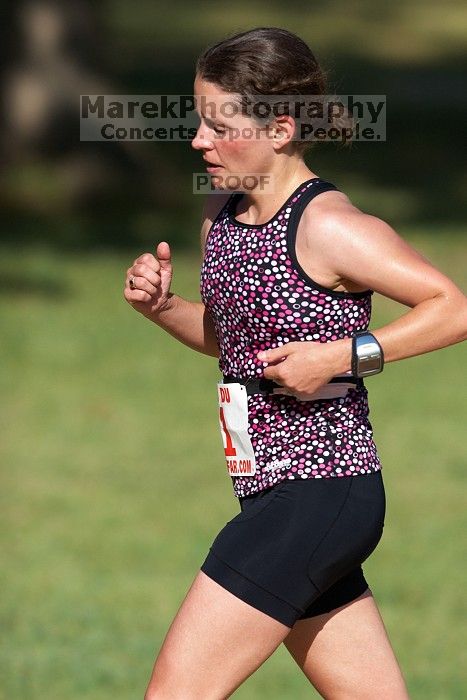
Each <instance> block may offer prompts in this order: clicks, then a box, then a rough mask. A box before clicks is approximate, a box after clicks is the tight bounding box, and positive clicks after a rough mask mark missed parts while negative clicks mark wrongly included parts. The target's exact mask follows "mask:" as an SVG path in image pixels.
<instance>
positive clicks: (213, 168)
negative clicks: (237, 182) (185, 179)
mask: <svg viewBox="0 0 467 700" xmlns="http://www.w3.org/2000/svg"><path fill="white" fill-rule="evenodd" d="M205 163H206V170H207V171H208V173H215V172H216V171H218V170H222V167H223V166H222V165H218V164H217V163H211V162H210V161H209V160H205Z"/></svg>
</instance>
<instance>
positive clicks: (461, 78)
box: [0, 0, 467, 700]
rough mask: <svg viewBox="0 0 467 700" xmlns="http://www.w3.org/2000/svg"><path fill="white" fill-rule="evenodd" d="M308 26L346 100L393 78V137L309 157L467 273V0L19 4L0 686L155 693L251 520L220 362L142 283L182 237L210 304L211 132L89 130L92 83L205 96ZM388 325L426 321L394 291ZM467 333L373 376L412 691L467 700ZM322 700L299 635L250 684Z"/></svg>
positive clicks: (7, 209) (8, 61) (7, 125)
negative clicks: (200, 83) (219, 61)
mask: <svg viewBox="0 0 467 700" xmlns="http://www.w3.org/2000/svg"><path fill="white" fill-rule="evenodd" d="M254 26H282V27H285V28H288V29H290V30H292V31H295V32H297V33H299V35H300V36H302V37H303V38H304V39H305V40H307V41H308V42H309V44H310V46H311V47H312V48H313V49H314V51H315V52H316V54H317V56H318V58H319V59H320V60H321V61H322V63H323V64H324V65H325V67H327V68H328V69H329V70H330V71H331V84H332V85H333V86H334V88H335V90H336V91H339V92H341V93H346V92H348V93H354V94H371V93H375V94H386V95H387V97H388V123H387V141H386V142H385V143H379V144H376V145H375V144H371V143H360V144H358V143H357V144H354V145H353V146H352V148H351V149H345V150H344V149H339V148H336V147H335V146H333V145H332V144H322V145H320V146H319V147H317V148H316V149H313V150H312V152H311V153H310V154H309V156H308V157H307V158H308V160H309V163H310V166H311V167H312V168H313V169H314V170H316V171H317V172H318V173H319V174H320V175H321V176H322V177H325V178H327V179H329V180H331V181H333V182H335V183H336V184H337V185H338V186H339V187H340V188H341V189H343V190H344V191H345V192H346V193H347V194H348V195H349V197H350V198H351V199H352V201H353V202H354V203H355V204H356V205H357V206H359V207H360V208H361V209H363V210H364V211H368V212H370V213H372V214H375V215H378V216H381V217H382V218H384V219H385V220H386V221H388V222H389V223H390V224H391V225H392V226H394V227H395V228H396V230H397V231H398V232H399V234H400V235H401V236H403V237H404V238H405V239H406V240H407V241H409V242H410V243H411V244H412V245H413V246H414V247H415V248H416V249H417V250H419V251H420V252H422V253H423V254H424V255H425V256H426V257H428V258H429V259H430V260H431V262H432V263H433V264H434V265H435V266H437V267H438V268H439V269H441V270H442V271H443V272H445V273H446V274H447V275H448V276H450V277H451V278H452V279H453V280H454V281H455V282H456V283H457V284H458V285H459V286H461V287H462V288H465V270H466V267H467V250H466V245H465V236H464V227H465V224H464V220H465V217H464V207H463V204H464V201H465V195H464V193H465V190H466V186H467V174H466V170H465V163H464V159H463V158H462V153H461V148H460V144H461V139H462V138H463V137H464V132H465V122H466V99H467V98H466V92H465V76H466V70H465V47H466V43H467V8H466V6H465V4H463V3H460V2H452V1H451V2H445V3H444V4H442V5H440V4H439V3H434V2H432V1H431V0H429V1H428V2H421V1H416V0H411V1H410V2H400V1H399V2H393V3H384V2H382V1H381V0H378V1H373V2H366V1H364V0H362V1H361V2H357V3H355V4H353V5H351V6H350V5H349V4H348V3H344V2H343V1H340V0H335V1H328V2H326V3H314V2H304V1H303V2H298V1H295V2H289V3H287V5H286V6H284V4H283V3H279V2H275V1H271V2H268V3H267V4H266V3H259V2H248V3H246V2H241V1H240V2H237V3H235V5H234V6H232V7H229V6H226V5H219V4H218V3H214V2H199V3H193V4H188V3H187V2H180V1H172V2H171V3H170V4H169V5H166V6H164V7H163V8H162V7H161V6H160V5H158V4H156V3H153V2H149V1H148V0H142V1H141V2H140V3H138V4H137V5H136V6H135V5H133V4H131V3H130V2H129V1H128V0H115V1H114V2H84V1H83V2H81V1H79V2H74V1H70V2H68V3H66V4H62V3H56V2H51V1H46V0H36V1H34V2H33V1H31V2H25V1H23V0H21V1H19V2H16V3H13V2H4V3H3V7H2V23H1V25H0V47H1V55H2V64H1V65H2V84H1V85H2V92H3V93H4V94H3V96H4V97H5V99H4V100H3V108H2V112H1V115H0V124H1V127H2V128H1V130H0V153H1V162H0V225H1V229H0V232H1V247H0V253H1V255H0V272H1V274H0V314H1V316H0V319H1V323H2V328H3V333H2V343H1V346H0V347H1V350H0V352H1V356H0V361H1V364H0V382H1V389H2V397H3V407H2V412H1V425H0V430H1V435H0V457H1V465H2V468H1V488H0V497H1V500H2V502H1V508H0V513H1V523H0V524H1V527H0V537H1V551H2V563H3V566H2V567H1V568H0V587H1V588H0V589H1V591H2V595H1V598H0V615H1V626H2V631H3V634H2V637H1V651H0V698H2V699H3V698H5V699H7V700H16V698H18V699H19V698H24V697H27V698H31V699H32V700H36V699H40V700H42V699H44V700H45V699H47V700H55V699H59V698H60V699H61V698H63V697H67V698H73V699H74V698H79V699H80V700H83V699H89V700H104V699H107V698H117V699H120V698H122V700H123V699H126V698H141V697H142V696H143V693H144V689H145V687H146V684H147V681H148V679H149V676H150V672H151V669H152V664H153V661H154V658H155V656H156V654H157V651H158V649H159V647H160V645H161V643H162V640H163V638H164V636H165V633H166V631H167V629H168V626H169V624H170V622H171V620H172V619H173V616H174V615H175V613H176V611H177V609H178V606H179V604H180V603H181V601H182V599H183V597H184V595H185V593H186V591H187V589H188V588H189V586H190V584H191V582H192V580H193V578H194V576H195V575H196V572H197V569H198V568H199V566H200V564H201V563H202V561H203V560H204V557H205V556H206V553H207V551H208V548H209V546H210V544H211V542H212V540H213V539H214V537H215V536H216V534H217V532H218V531H219V529H220V528H221V527H222V526H223V525H224V523H225V522H226V521H227V520H229V519H230V518H231V517H232V516H233V514H235V512H236V511H237V509H238V507H237V504H236V501H235V499H234V497H233V493H232V487H231V483H230V477H228V475H227V473H226V469H225V461H224V457H223V452H222V447H221V439H220V436H219V434H218V428H217V406H216V394H215V386H214V385H215V382H216V380H217V378H218V371H217V363H216V360H215V359H214V358H208V357H204V356H202V355H199V354H196V353H194V352H192V351H190V350H189V349H188V348H186V347H184V346H182V345H181V344H179V343H177V342H176V341H175V340H174V339H172V338H171V337H169V336H167V335H166V334H164V333H163V332H162V331H161V330H160V329H158V328H157V327H156V326H154V325H152V324H150V323H149V322H147V321H146V320H145V319H143V318H142V317H140V316H139V315H138V314H135V313H134V312H133V311H132V309H131V308H130V307H129V305H128V304H127V303H126V302H125V301H124V299H123V293H122V292H123V283H124V278H125V272H126V269H127V267H128V266H129V265H130V264H131V263H132V261H133V259H134V258H135V257H137V255H139V254H140V253H141V252H143V251H145V250H153V249H154V247H155V245H156V244H157V242H158V241H160V240H168V241H169V242H170V243H171V244H172V247H173V250H174V264H175V278H174V285H173V288H174V290H175V291H177V292H178V293H179V294H182V295H184V296H186V297H187V298H192V299H197V298H198V277H199V267H200V254H199V251H198V241H199V220H200V211H201V206H202V201H201V200H202V198H201V197H197V196H194V195H193V194H192V193H191V192H192V180H191V175H192V172H194V171H199V170H200V156H199V155H198V154H196V153H195V152H194V151H192V149H191V147H190V145H189V143H169V144H159V145H158V144H151V143H146V144H128V143H126V144H124V143H122V144H93V143H83V142H80V141H79V124H78V114H79V112H78V96H79V94H80V93H81V94H82V93H86V92H87V91H89V92H95V90H94V89H93V90H91V87H92V88H94V87H95V86H96V85H99V86H100V90H102V92H107V93H113V94H160V93H166V94H176V93H177V92H182V93H187V94H189V93H190V92H191V91H192V80H193V66H194V61H195V59H196V57H197V55H198V54H199V53H200V51H202V50H203V48H204V47H205V46H207V45H209V44H210V43H214V42H216V41H218V40H220V39H221V38H222V37H224V36H227V35H229V34H231V33H233V32H235V31H240V30H244V29H248V28H252V27H254ZM373 303H374V311H373V318H372V323H371V327H372V328H378V327H380V326H381V325H383V324H384V323H387V322H388V321H390V320H392V319H393V318H396V317H398V316H400V315H402V314H403V313H406V312H407V308H406V307H403V306H401V305H398V304H396V303H395V302H391V301H390V300H388V299H384V298H382V297H380V296H379V295H375V296H374V301H373ZM465 360H466V351H465V347H464V346H461V345H456V346H453V347H451V348H445V349H443V350H440V351H438V352H436V353H428V354H426V355H422V356H420V357H416V358H411V359H409V360H405V361H404V362H402V363H400V362H399V363H391V364H390V365H388V366H386V368H385V372H384V373H383V374H382V375H380V376H378V377H374V378H370V379H369V380H367V382H366V384H367V387H368V390H369V395H370V408H371V413H370V419H371V421H372V425H373V428H374V433H375V440H376V443H377V446H378V450H379V453H380V457H381V460H382V463H383V470H384V472H383V474H384V480H385V485H386V492H387V498H388V504H387V517H386V525H385V533H384V537H383V539H382V541H381V543H380V544H379V546H378V548H377V550H376V551H375V553H374V554H373V555H372V556H371V557H370V559H369V560H368V561H367V562H366V563H365V564H364V570H365V574H366V576H367V578H368V581H369V583H370V586H371V588H372V590H373V594H374V596H375V598H376V600H377V602H378V605H379V607H380V610H381V612H382V615H383V619H384V621H385V624H386V627H387V629H388V632H389V635H390V638H391V641H392V644H393V646H394V648H395V651H396V654H397V657H398V659H399V662H400V664H401V666H402V669H403V672H404V675H405V677H406V679H407V682H408V685H409V690H410V694H411V697H413V698H416V699H420V700H431V699H433V700H444V699H449V700H450V699H456V700H457V698H462V697H465V694H466V688H467V677H466V676H467V674H466V668H467V658H466V651H465V650H466V648H467V644H466V642H467V640H466V634H465V626H464V625H463V624H462V622H463V620H464V619H465V615H466V602H465V596H464V594H463V591H464V589H465V563H464V562H465V555H466V552H465V540H463V539H462V537H461V533H462V532H464V531H465V525H466V522H465V521H466V518H465V512H466V502H465V481H466V470H465V461H466V460H465V447H464V444H465V442H464V440H465V439H464V431H463V429H462V426H463V425H464V424H465V410H466V404H467V399H466V396H467V392H466V387H465V379H464V377H465V370H464V367H465ZM234 696H235V697H238V698H244V699H245V700H256V699H258V700H259V699H261V698H266V697H268V698H270V699H271V700H282V699H284V698H287V699H289V698H290V699H291V700H301V699H302V698H303V699H304V698H309V697H318V695H317V694H316V693H314V691H313V689H312V688H311V687H310V685H309V684H308V682H307V681H306V679H305V678H304V676H302V675H301V672H300V671H299V669H298V667H296V666H295V663H294V662H293V661H292V659H291V658H290V657H289V655H288V653H287V651H286V650H285V648H283V647H281V648H279V649H278V650H277V652H276V653H275V654H273V656H272V657H271V658H270V659H269V660H268V661H267V662H266V663H265V664H264V665H263V666H262V667H261V669H259V671H257V672H256V673H255V674H254V676H253V677H251V678H250V679H248V680H247V682H246V683H245V684H244V685H243V686H242V687H241V688H240V689H239V690H238V691H237V692H236V693H235V694H234Z"/></svg>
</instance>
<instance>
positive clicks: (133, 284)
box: [128, 275, 135, 289]
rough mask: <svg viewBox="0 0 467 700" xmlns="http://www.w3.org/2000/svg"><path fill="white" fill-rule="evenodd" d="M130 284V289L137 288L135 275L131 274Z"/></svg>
mask: <svg viewBox="0 0 467 700" xmlns="http://www.w3.org/2000/svg"><path fill="white" fill-rule="evenodd" d="M128 284H129V285H130V289H134V288H135V278H134V277H133V275H131V277H130V279H129V280H128Z"/></svg>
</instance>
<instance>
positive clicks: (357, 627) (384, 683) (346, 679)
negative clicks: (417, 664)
mask: <svg viewBox="0 0 467 700" xmlns="http://www.w3.org/2000/svg"><path fill="white" fill-rule="evenodd" d="M284 644H285V646H286V647H287V649H288V651H289V652H290V654H291V655H292V657H293V658H294V660H295V661H296V663H297V664H298V666H299V667H300V668H301V669H302V671H303V673H304V674H305V675H306V676H307V678H308V679H309V680H310V682H311V683H312V684H313V686H314V687H315V688H316V690H317V691H318V692H319V693H320V694H321V695H322V696H323V697H324V698H326V699H327V700H375V698H378V700H407V698H409V695H408V692H407V688H406V685H405V682H404V678H403V676H402V672H401V670H400V667H399V664H398V662H397V659H396V657H395V654H394V651H393V648H392V646H391V643H390V641H389V638H388V635H387V632H386V629H385V627H384V623H383V620H382V618H381V615H380V613H379V610H378V607H377V605H376V602H375V600H374V598H373V595H372V593H371V591H370V590H367V591H366V592H365V593H363V594H362V595H361V596H360V597H359V598H356V599H355V600H354V601H352V602H351V603H348V604H347V605H344V606H342V607H340V608H336V609H335V610H332V611H331V612H328V613H324V614H322V615H317V616H315V617H311V618H308V619H305V620H298V621H297V622H296V623H295V625H294V627H293V628H292V630H291V631H290V633H289V634H288V635H287V637H286V638H285V640H284Z"/></svg>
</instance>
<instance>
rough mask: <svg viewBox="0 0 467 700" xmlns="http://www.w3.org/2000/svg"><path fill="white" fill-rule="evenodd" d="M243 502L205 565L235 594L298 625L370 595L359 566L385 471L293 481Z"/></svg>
mask: <svg viewBox="0 0 467 700" xmlns="http://www.w3.org/2000/svg"><path fill="white" fill-rule="evenodd" d="M239 501H240V507H241V512H240V513H238V515H236V516H235V518H233V520H230V521H229V522H228V523H227V524H226V525H225V527H224V528H223V529H222V530H221V531H220V532H219V534H218V535H217V537H216V538H215V540H214V542H213V543H212V545H211V547H210V550H209V553H208V555H207V557H206V559H205V560H204V562H203V564H202V565H201V571H203V572H204V573H205V574H207V575H208V576H209V577H210V578H212V579H214V581H217V583H219V584H220V585H221V586H223V587H224V588H226V589H227V590H228V591H230V592H231V593H233V594H234V595H235V596H237V597H238V598H241V599H242V600H244V601H245V602H246V603H249V605H252V606H253V607H255V608H257V609H258V610H261V611H262V612H264V613H266V614H267V615H270V616H271V617H273V618H275V619H276V620H278V621H279V622H282V623H283V624H284V625H288V626H289V627H293V625H294V623H295V622H296V621H297V620H301V619H303V618H307V617H313V616H314V615H320V614H322V613H325V612H329V611H331V610H334V609H335V608H338V607H340V606H341V605H345V604H346V603H349V602H350V601H352V600H354V599H355V598H357V597H358V596H360V595H361V594H362V593H364V592H365V591H366V590H367V588H368V583H367V582H366V580H365V577H364V575H363V571H362V567H361V564H362V563H363V562H364V561H365V559H367V558H368V557H369V556H370V554H371V553H372V552H373V550H374V549H375V548H376V546H377V544H378V542H379V541H380V539H381V536H382V534H383V527H384V517H385V512H386V497H385V490H384V484H383V478H382V473H381V470H378V471H376V472H372V473H370V474H359V475H357V476H343V477H332V478H328V479H316V478H312V479H303V480H301V479H294V480H290V479H289V480H286V481H283V482H281V483H279V484H276V485H274V486H272V487H270V488H268V489H266V490H264V491H261V492H259V493H256V494H252V495H250V496H245V497H243V498H240V499H239Z"/></svg>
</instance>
